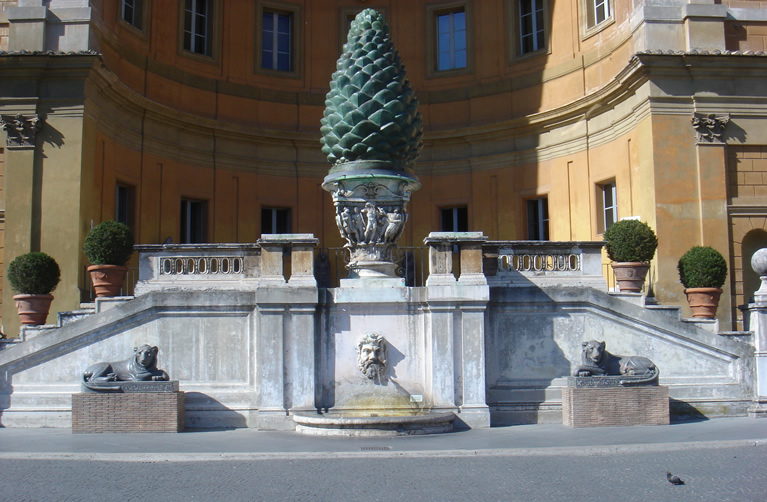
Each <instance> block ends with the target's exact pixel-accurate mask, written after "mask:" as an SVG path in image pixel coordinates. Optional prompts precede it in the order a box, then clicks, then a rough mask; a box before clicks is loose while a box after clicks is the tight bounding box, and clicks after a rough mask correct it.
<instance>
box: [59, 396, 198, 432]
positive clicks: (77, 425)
mask: <svg viewBox="0 0 767 502" xmlns="http://www.w3.org/2000/svg"><path fill="white" fill-rule="evenodd" d="M183 429H184V393H183V392H127V393H117V392H82V393H79V394H72V432H73V433H74V434H94V433H104V432H179V431H182V430H183Z"/></svg>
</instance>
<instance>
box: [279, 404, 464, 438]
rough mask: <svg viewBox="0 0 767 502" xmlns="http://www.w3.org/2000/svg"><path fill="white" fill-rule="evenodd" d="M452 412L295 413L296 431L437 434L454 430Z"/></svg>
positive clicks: (323, 433)
mask: <svg viewBox="0 0 767 502" xmlns="http://www.w3.org/2000/svg"><path fill="white" fill-rule="evenodd" d="M384 413H386V414H384ZM455 418H456V416H455V413H453V412H452V411H447V412H434V411H433V412H428V411H427V412H424V411H421V412H407V411H405V412H403V413H402V414H401V415H400V414H396V412H395V413H392V410H386V411H383V410H382V412H381V414H380V415H379V414H377V413H373V412H370V411H364V412H363V411H360V412H353V411H349V412H346V411H344V412H334V411H329V412H327V413H318V414H311V415H310V414H296V415H293V421H295V423H296V431H297V432H301V433H303V434H313V435H319V436H374V437H376V436H378V437H382V436H414V435H423V434H439V433H443V432H450V431H452V430H453V420H455Z"/></svg>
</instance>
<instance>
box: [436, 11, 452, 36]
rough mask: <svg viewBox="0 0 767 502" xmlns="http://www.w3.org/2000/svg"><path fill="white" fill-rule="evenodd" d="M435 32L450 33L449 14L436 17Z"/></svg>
mask: <svg viewBox="0 0 767 502" xmlns="http://www.w3.org/2000/svg"><path fill="white" fill-rule="evenodd" d="M437 32H438V33H450V14H445V15H444V16H439V17H437Z"/></svg>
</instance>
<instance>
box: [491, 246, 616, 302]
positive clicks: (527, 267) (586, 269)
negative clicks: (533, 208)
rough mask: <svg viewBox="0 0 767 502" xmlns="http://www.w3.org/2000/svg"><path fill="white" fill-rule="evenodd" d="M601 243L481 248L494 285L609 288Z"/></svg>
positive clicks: (603, 289)
mask: <svg viewBox="0 0 767 502" xmlns="http://www.w3.org/2000/svg"><path fill="white" fill-rule="evenodd" d="M603 245H604V243H603V242H599V241H565V242H552V241H489V242H487V243H485V244H484V245H483V247H482V250H483V261H484V271H485V275H486V276H487V277H488V281H489V282H490V283H491V284H492V285H500V284H503V285H507V286H524V285H529V284H531V283H532V284H535V285H537V286H544V285H546V286H554V285H557V286H589V287H593V288H596V289H599V290H602V291H605V290H606V288H607V285H606V282H605V279H604V276H603V275H602V246H603Z"/></svg>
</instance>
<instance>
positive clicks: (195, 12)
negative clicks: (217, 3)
mask: <svg viewBox="0 0 767 502" xmlns="http://www.w3.org/2000/svg"><path fill="white" fill-rule="evenodd" d="M212 4H213V0H185V2H184V49H185V50H187V51H190V52H194V53H196V54H202V55H203V56H212V55H213V5H212Z"/></svg>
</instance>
